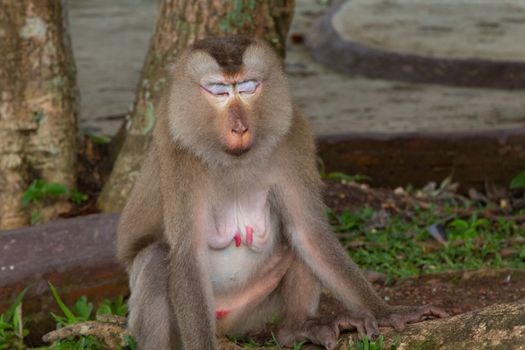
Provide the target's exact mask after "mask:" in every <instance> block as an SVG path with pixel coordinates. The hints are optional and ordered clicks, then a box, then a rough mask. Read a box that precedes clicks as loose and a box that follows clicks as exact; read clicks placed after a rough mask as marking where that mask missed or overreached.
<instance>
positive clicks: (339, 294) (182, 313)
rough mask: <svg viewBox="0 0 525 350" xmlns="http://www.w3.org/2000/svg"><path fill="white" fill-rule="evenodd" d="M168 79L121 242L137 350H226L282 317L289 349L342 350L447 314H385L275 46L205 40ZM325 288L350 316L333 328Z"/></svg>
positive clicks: (282, 339)
mask: <svg viewBox="0 0 525 350" xmlns="http://www.w3.org/2000/svg"><path fill="white" fill-rule="evenodd" d="M166 75H167V82H166V85H165V90H164V91H163V93H162V94H161V95H160V98H159V100H158V102H157V104H156V114H155V117H156V122H155V126H154V130H153V137H152V141H151V144H150V146H149V150H148V152H147V155H146V159H145V161H144V163H143V165H142V169H141V171H140V174H139V176H138V178H137V181H136V183H135V185H134V187H133V189H132V191H131V193H130V196H129V198H128V201H127V203H126V205H125V207H124V209H123V212H122V214H121V218H120V221H119V225H118V233H117V255H118V259H119V261H120V262H121V263H122V264H123V265H124V266H125V267H126V269H127V272H128V274H129V279H130V290H131V294H130V297H129V300H128V304H129V309H130V313H129V318H128V326H129V329H130V331H131V333H132V335H133V336H135V338H136V340H137V344H138V347H139V348H140V349H182V348H183V349H185V350H203V349H216V348H217V340H216V338H217V337H216V335H222V334H243V333H246V332H250V331H254V330H257V329H259V328H261V327H263V326H264V325H265V323H266V322H268V321H269V320H272V319H275V317H278V319H279V320H280V322H279V330H278V332H277V340H278V342H279V344H281V345H282V346H287V347H289V346H293V344H294V343H295V342H296V341H302V340H308V341H311V342H313V343H315V344H318V345H321V346H324V347H325V348H326V349H333V348H334V347H335V346H336V343H337V340H338V336H339V334H340V332H341V331H343V330H350V329H355V330H357V331H358V332H359V333H360V334H366V335H368V336H369V337H372V338H376V337H377V336H378V335H379V326H391V327H394V328H395V329H396V330H399V331H400V330H402V329H403V328H404V327H405V324H407V323H411V322H418V321H420V320H422V319H424V318H426V317H445V316H447V313H446V312H445V311H444V310H442V309H441V308H438V307H435V306H432V305H425V306H390V305H388V304H386V303H385V302H384V301H383V300H382V299H381V298H380V297H379V296H378V294H377V293H376V292H375V291H374V289H373V287H372V286H371V285H370V284H369V283H368V281H367V280H366V278H365V277H364V276H363V274H362V272H361V271H360V269H359V268H358V267H357V265H356V264H355V263H354V262H353V261H352V260H351V259H350V258H349V257H348V255H347V253H346V252H345V250H344V249H343V247H342V246H341V245H340V243H339V242H338V240H337V238H336V237H335V235H334V234H333V233H332V231H331V228H330V225H329V222H328V219H327V218H326V216H325V211H324V210H325V206H324V204H323V200H322V180H321V177H320V175H319V172H318V170H317V164H316V146H315V140H314V136H313V133H312V130H311V129H310V126H309V124H308V122H307V120H306V118H305V117H304V116H303V115H302V114H301V113H300V112H299V111H298V110H297V109H296V108H295V107H294V106H293V104H292V101H291V96H290V88H289V86H288V82H287V79H286V77H285V74H284V71H283V68H282V62H281V60H280V58H279V57H278V55H277V54H276V53H275V52H274V51H273V49H272V48H271V47H270V46H269V45H268V44H266V43H265V42H264V41H262V40H260V39H253V38H249V37H244V36H226V37H211V38H205V39H202V40H200V41H197V42H196V43H194V44H193V45H192V46H191V47H189V48H188V49H187V50H186V51H185V52H184V53H182V54H181V55H180V56H179V58H178V59H177V60H176V62H175V64H174V67H173V68H171V69H169V70H168V72H167V74H166ZM322 287H326V288H328V289H330V290H331V292H332V293H333V295H334V296H335V297H336V298H337V299H339V300H340V301H341V302H342V303H343V304H344V305H345V307H346V310H345V311H344V312H341V314H338V315H335V316H334V317H333V318H331V319H329V320H321V319H320V318H319V317H318V315H317V309H318V305H319V300H320V296H321V290H322Z"/></svg>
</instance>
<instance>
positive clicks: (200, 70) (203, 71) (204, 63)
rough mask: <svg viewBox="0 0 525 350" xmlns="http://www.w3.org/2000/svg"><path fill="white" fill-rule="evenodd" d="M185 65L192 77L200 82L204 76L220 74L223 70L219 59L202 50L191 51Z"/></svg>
mask: <svg viewBox="0 0 525 350" xmlns="http://www.w3.org/2000/svg"><path fill="white" fill-rule="evenodd" d="M185 66H186V72H187V74H188V76H189V77H190V79H191V80H192V81H194V82H196V83H199V84H200V83H201V80H202V78H203V77H206V76H210V75H218V74H220V72H221V68H220V66H219V64H218V63H217V61H215V59H214V58H213V57H211V56H210V55H209V54H207V53H206V52H204V51H201V50H196V51H193V52H191V53H190V55H189V57H188V59H187V60H186V63H185Z"/></svg>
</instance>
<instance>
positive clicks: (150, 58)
mask: <svg viewBox="0 0 525 350" xmlns="http://www.w3.org/2000/svg"><path fill="white" fill-rule="evenodd" d="M293 4H294V0H266V1H255V0H235V1H212V0H171V1H168V0H162V1H161V3H160V10H159V17H158V19H157V28H156V30H155V34H154V36H153V38H152V39H151V43H150V48H149V52H148V55H147V57H146V61H145V63H144V67H143V69H142V75H141V79H140V82H139V86H138V88H137V94H136V96H137V97H136V101H135V105H134V108H133V111H132V113H131V115H130V116H129V118H128V121H127V123H126V126H125V127H126V135H125V140H124V142H123V145H122V148H121V151H120V154H119V156H118V158H117V160H116V162H115V165H114V168H113V172H112V174H111V176H110V178H109V180H108V182H107V183H106V185H105V187H104V189H103V191H102V193H101V195H100V197H99V201H98V205H99V207H100V209H102V210H103V211H106V212H116V211H120V210H121V209H122V207H123V205H124V202H125V200H126V198H127V195H128V193H129V192H130V190H131V188H132V186H133V182H134V180H135V178H136V176H137V174H138V171H139V169H140V165H141V163H142V160H143V159H144V155H145V151H146V149H147V148H148V145H149V143H150V139H151V131H152V128H153V124H154V119H155V117H154V116H155V107H154V104H153V101H154V100H155V97H156V96H157V94H158V93H159V91H160V89H161V87H162V85H163V84H164V82H165V78H164V75H165V70H164V69H165V67H166V66H167V65H168V64H169V63H171V62H173V60H174V58H175V57H177V55H179V53H180V52H181V51H183V50H184V49H185V48H186V47H188V46H189V45H191V44H192V43H193V42H195V41H196V40H198V39H201V38H203V37H206V36H209V35H226V34H245V35H250V36H256V37H261V38H264V39H265V40H267V41H268V42H269V43H271V44H272V45H273V46H274V47H275V48H276V49H277V51H278V52H280V53H281V54H282V55H284V46H285V41H286V35H287V32H288V29H289V26H290V23H291V19H292V14H293Z"/></svg>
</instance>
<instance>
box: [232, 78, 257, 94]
mask: <svg viewBox="0 0 525 350" xmlns="http://www.w3.org/2000/svg"><path fill="white" fill-rule="evenodd" d="M257 86H259V82H257V81H256V80H246V81H243V82H242V83H238V84H237V91H238V92H239V93H241V94H253V93H254V92H255V90H257Z"/></svg>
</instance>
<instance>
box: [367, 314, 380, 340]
mask: <svg viewBox="0 0 525 350" xmlns="http://www.w3.org/2000/svg"><path fill="white" fill-rule="evenodd" d="M365 329H366V334H367V335H368V337H369V338H370V339H372V340H376V339H377V338H379V326H378V325H377V321H376V320H375V319H371V318H366V319H365Z"/></svg>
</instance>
